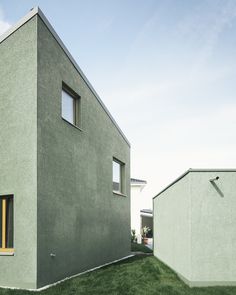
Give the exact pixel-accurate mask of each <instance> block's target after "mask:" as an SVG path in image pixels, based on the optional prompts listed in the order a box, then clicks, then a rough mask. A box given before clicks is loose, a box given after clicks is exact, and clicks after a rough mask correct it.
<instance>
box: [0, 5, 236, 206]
mask: <svg viewBox="0 0 236 295" xmlns="http://www.w3.org/2000/svg"><path fill="white" fill-rule="evenodd" d="M36 5H39V6H40V8H41V9H42V10H43V12H44V14H45V15H46V17H47V18H48V19H49V21H50V22H51V24H52V25H53V27H54V29H55V30H56V31H57V33H58V34H59V36H60V37H61V39H62V40H63V42H64V43H65V45H66V46H67V48H68V49H69V51H70V52H71V54H72V55H73V56H74V58H75V59H76V61H77V62H78V64H79V65H80V67H81V68H82V70H83V71H84V73H85V74H86V76H87V78H88V79H89V80H90V82H91V83H92V85H93V86H94V88H95V89H96V90H97V92H98V93H99V95H100V96H101V98H102V100H103V101H104V103H105V104H106V106H107V107H108V109H109V110H110V111H111V113H112V114H113V116H114V118H115V119H116V121H117V122H118V124H119V125H120V127H121V128H122V130H123V131H124V133H125V134H126V136H127V137H128V138H129V140H130V142H131V144H132V153H131V155H132V165H131V166H132V177H136V178H141V179H145V180H147V181H148V186H147V187H146V194H147V199H148V200H150V198H151V197H152V196H153V195H155V194H156V193H157V192H158V191H159V190H161V189H162V188H163V186H165V185H167V184H168V183H169V182H170V181H172V180H173V179H174V178H176V177H177V176H179V174H181V173H182V172H184V171H185V170H187V169H188V168H190V167H191V168H214V167H218V168H232V167H233V168H235V167H236V152H235V150H236V136H235V134H234V133H235V127H236V97H235V93H236V91H235V90H236V63H235V61H236V1H235V0H220V1H218V0H211V1H209V0H208V1H203V0H198V1H193V0H192V1H191V0H172V1H170V0H162V1H158V0H155V1H151V0H149V1H139V0H136V1H131V0H126V1H123V0H119V1H118V0H116V1H112V0H111V1H60V2H59V1H44V0H42V1H30V0H27V1H26V0H25V1H24V0H22V1H16V0H13V1H6V0H3V1H1V0H0V33H1V32H2V31H3V30H5V29H6V28H7V27H8V26H9V25H11V24H13V23H15V22H16V21H17V20H18V19H19V18H21V17H22V16H23V15H25V14H26V13H27V12H28V11H29V10H30V8H32V7H34V6H36ZM144 206H146V207H148V206H150V202H149V203H148V204H147V205H146V204H144Z"/></svg>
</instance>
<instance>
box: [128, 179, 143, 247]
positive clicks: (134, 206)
mask: <svg viewBox="0 0 236 295" xmlns="http://www.w3.org/2000/svg"><path fill="white" fill-rule="evenodd" d="M130 183H131V198H130V200H131V201H130V210H131V229H135V231H136V235H137V237H138V242H139V243H141V216H140V211H141V210H142V203H143V202H142V200H143V198H144V194H143V189H144V187H145V186H146V184H147V182H146V181H145V180H140V179H135V178H131V181H130Z"/></svg>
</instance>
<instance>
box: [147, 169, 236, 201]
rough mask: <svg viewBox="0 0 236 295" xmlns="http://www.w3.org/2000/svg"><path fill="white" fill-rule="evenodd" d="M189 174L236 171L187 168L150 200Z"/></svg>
mask: <svg viewBox="0 0 236 295" xmlns="http://www.w3.org/2000/svg"><path fill="white" fill-rule="evenodd" d="M189 172H236V169H223V168H222V169H218V168H216V169H214V168H212V169H193V168H189V169H188V170H187V171H185V172H184V173H183V174H181V175H180V176H179V177H178V178H176V179H175V180H174V181H173V182H171V183H170V184H169V185H167V186H166V187H165V188H164V189H163V190H161V191H160V192H159V193H158V194H157V195H156V196H155V197H153V198H152V199H153V200H154V199H155V198H156V197H158V196H159V195H160V194H162V193H163V192H164V191H166V190H167V189H168V188H169V187H171V186H172V185H173V184H175V183H176V182H178V181H179V180H180V179H182V178H183V177H185V176H186V175H187V174H188V173H189Z"/></svg>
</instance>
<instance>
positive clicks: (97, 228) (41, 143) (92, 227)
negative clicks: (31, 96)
mask: <svg viewBox="0 0 236 295" xmlns="http://www.w3.org/2000/svg"><path fill="white" fill-rule="evenodd" d="M62 81H63V82H64V83H66V84H67V85H68V86H69V87H71V88H72V89H73V90H74V91H75V92H77V93H78V94H79V95H80V96H81V107H82V111H81V113H82V125H81V129H82V131H80V130H79V129H77V128H76V127H74V126H72V125H70V124H69V123H67V122H66V121H64V120H62V118H61V89H62ZM113 156H114V157H116V158H117V159H119V160H121V161H122V162H124V163H126V169H125V170H126V176H125V179H126V192H125V193H126V195H127V197H121V196H117V195H113V193H112V158H113ZM129 159H130V150H129V147H128V145H127V143H126V142H125V141H124V139H123V137H122V136H121V134H120V133H119V131H118V130H117V129H116V127H115V126H114V124H113V123H112V121H111V119H110V118H109V117H108V116H107V114H106V113H105V111H104V110H103V109H102V107H101V105H100V104H99V102H98V101H97V100H96V99H95V97H94V95H93V94H92V92H91V90H90V89H89V88H88V86H87V85H86V84H85V82H84V81H83V79H82V78H81V76H80V75H79V74H78V72H77V70H76V69H75V67H74V66H73V64H72V63H71V62H70V61H69V59H68V57H67V56H66V55H65V53H64V52H63V50H62V48H61V47H60V46H59V45H58V43H57V42H56V40H55V39H54V38H53V36H52V35H51V33H50V32H49V31H48V29H47V28H46V27H45V26H44V23H43V22H42V20H41V19H40V18H39V17H38V256H37V259H38V264H37V265H38V278H37V286H38V287H41V286H43V285H45V284H49V283H52V282H55V281H57V280H60V279H62V278H64V277H66V276H69V275H73V274H76V273H79V272H82V271H84V270H87V269H90V268H93V267H96V266H98V265H101V264H104V263H107V262H110V261H112V260H115V259H119V258H121V257H124V256H126V255H129V254H130V192H129V187H130V183H129V180H130V175H129V170H130V167H129V161H130V160H129ZM50 253H55V254H56V257H55V258H51V257H50Z"/></svg>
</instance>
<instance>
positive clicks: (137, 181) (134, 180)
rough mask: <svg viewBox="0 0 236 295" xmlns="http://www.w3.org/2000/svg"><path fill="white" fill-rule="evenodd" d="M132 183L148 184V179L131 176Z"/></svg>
mask: <svg viewBox="0 0 236 295" xmlns="http://www.w3.org/2000/svg"><path fill="white" fill-rule="evenodd" d="M130 182H131V184H147V181H146V180H141V179H137V178H130Z"/></svg>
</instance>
